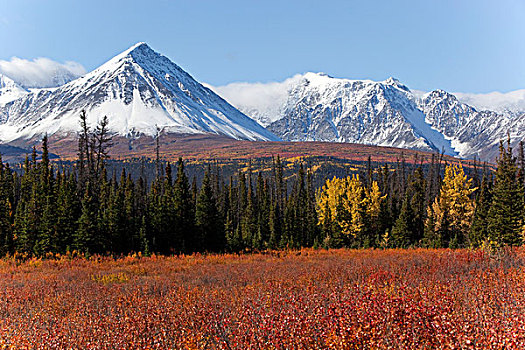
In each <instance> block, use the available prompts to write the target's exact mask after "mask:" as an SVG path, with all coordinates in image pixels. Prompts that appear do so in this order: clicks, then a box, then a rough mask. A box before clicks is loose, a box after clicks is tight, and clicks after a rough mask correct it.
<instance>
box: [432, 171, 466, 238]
mask: <svg viewBox="0 0 525 350" xmlns="http://www.w3.org/2000/svg"><path fill="white" fill-rule="evenodd" d="M475 190H476V188H473V187H472V179H469V178H468V177H467V175H465V173H464V171H463V167H461V166H459V165H449V166H447V168H446V169H445V177H444V178H443V184H442V186H441V190H440V193H439V196H438V197H437V198H436V199H435V201H434V203H432V206H431V208H429V210H428V213H429V218H428V219H427V223H430V222H432V224H433V228H432V231H434V232H433V233H434V234H435V235H434V237H435V238H436V239H438V240H439V243H438V244H437V245H438V246H440V245H441V246H449V245H450V243H452V242H456V243H458V244H462V243H463V242H464V240H465V238H466V237H467V235H468V232H469V228H470V224H471V222H472V218H473V216H474V209H475V204H474V200H473V199H472V198H471V194H472V193H473V192H474V191H475Z"/></svg>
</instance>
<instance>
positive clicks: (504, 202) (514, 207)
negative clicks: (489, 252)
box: [487, 140, 523, 245]
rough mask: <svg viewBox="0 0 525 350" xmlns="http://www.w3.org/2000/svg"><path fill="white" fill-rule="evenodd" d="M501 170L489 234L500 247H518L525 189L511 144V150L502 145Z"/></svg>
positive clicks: (488, 219)
mask: <svg viewBox="0 0 525 350" xmlns="http://www.w3.org/2000/svg"><path fill="white" fill-rule="evenodd" d="M497 167H498V168H497V170H496V178H495V182H494V189H493V191H492V193H493V196H492V205H491V206H490V209H489V211H488V218H487V223H488V234H489V236H490V238H491V239H492V240H493V241H495V242H496V243H498V244H500V245H518V244H520V243H521V241H522V238H521V231H522V228H523V188H522V185H521V181H520V179H519V177H518V167H517V165H516V158H515V157H514V156H513V154H512V148H511V147H510V140H509V141H508V142H507V148H505V147H504V146H503V142H500V154H499V158H498V162H497Z"/></svg>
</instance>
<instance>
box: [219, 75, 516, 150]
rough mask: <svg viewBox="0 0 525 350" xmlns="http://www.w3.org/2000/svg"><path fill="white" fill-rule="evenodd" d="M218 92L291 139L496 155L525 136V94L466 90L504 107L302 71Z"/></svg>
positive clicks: (388, 82)
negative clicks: (279, 79)
mask: <svg viewBox="0 0 525 350" xmlns="http://www.w3.org/2000/svg"><path fill="white" fill-rule="evenodd" d="M214 90H215V91H216V92H217V93H219V94H221V95H222V96H223V97H225V98H226V100H228V101H230V102H231V103H232V104H233V105H234V106H236V107H237V108H239V109H240V110H241V111H243V112H244V113H246V114H247V115H250V116H251V117H253V118H254V119H256V120H258V121H259V122H260V123H261V124H262V125H264V126H265V127H266V128H267V129H268V130H270V131H272V132H273V133H275V134H276V135H277V136H279V137H281V138H282V139H283V140H287V141H334V142H356V143H363V144H370V145H381V146H392V147H401V148H410V149H418V150H426V151H430V150H434V151H442V150H444V151H445V153H446V154H449V155H457V156H460V157H463V158H474V157H476V158H479V159H483V160H494V159H495V157H496V156H497V154H498V147H499V141H500V140H501V139H506V138H507V134H508V133H510V136H511V140H512V141H513V143H514V144H516V143H518V142H519V141H521V140H523V139H524V137H525V112H522V111H521V108H523V110H525V100H524V101H523V102H522V100H521V97H522V96H525V93H524V94H522V93H521V92H519V91H518V92H514V93H513V94H512V95H505V94H487V95H475V94H461V98H462V99H464V100H472V101H476V103H477V104H484V105H490V103H491V102H492V103H495V104H496V105H497V107H498V108H494V109H495V110H496V111H491V110H487V109H477V108H474V107H472V106H470V105H468V104H466V103H464V102H462V101H460V100H459V99H458V97H456V96H455V95H454V94H452V93H448V92H446V91H443V90H435V91H432V92H429V93H425V92H421V91H411V90H410V89H409V88H408V87H406V86H405V85H403V84H402V83H400V82H399V81H398V80H396V79H394V78H389V79H387V80H385V81H380V82H376V81H370V80H349V79H338V78H332V77H330V76H328V75H326V74H323V73H306V74H303V75H296V76H294V77H292V78H290V79H287V80H285V81H283V82H280V83H269V84H260V83H257V84H247V83H233V84H230V85H227V86H222V87H215V88H214Z"/></svg>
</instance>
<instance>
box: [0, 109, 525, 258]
mask: <svg viewBox="0 0 525 350" xmlns="http://www.w3.org/2000/svg"><path fill="white" fill-rule="evenodd" d="M81 120H82V123H81V124H82V130H83V131H82V133H81V135H80V137H79V158H78V161H77V164H76V166H75V167H74V168H69V169H67V170H62V169H60V168H58V167H57V166H56V165H54V164H53V163H51V162H50V161H49V152H48V141H47V137H45V138H44V139H43V142H42V156H41V160H37V154H36V151H34V152H33V156H32V157H31V158H29V159H26V161H25V163H24V165H23V172H22V173H21V174H17V173H16V172H14V171H12V170H11V169H10V168H9V166H8V165H7V164H4V163H2V162H1V161H0V250H1V253H2V254H3V255H6V254H14V253H15V252H16V253H21V254H24V253H25V254H27V255H31V256H43V255H46V254H48V253H60V254H63V253H66V252H71V251H73V250H76V251H78V252H82V253H87V254H127V253H130V252H138V251H141V252H144V253H152V252H155V253H161V254H178V253H193V252H224V251H230V252H240V251H254V250H264V249H289V248H299V247H312V246H313V247H352V248H361V247H383V248H388V247H411V246H428V247H453V248H456V247H478V246H480V245H483V244H490V245H518V244H521V242H522V231H523V222H524V221H523V218H524V178H525V172H524V171H523V170H524V166H523V164H524V160H523V147H521V150H520V152H519V154H520V156H519V158H516V157H514V156H513V154H512V149H511V148H510V142H509V144H508V146H507V147H504V145H503V144H502V145H501V148H500V157H499V160H498V168H497V171H496V172H495V174H492V173H491V172H489V171H484V172H483V175H482V176H478V175H477V174H479V173H480V171H477V170H475V171H473V172H472V173H473V174H474V175H473V177H472V178H468V177H467V176H466V175H465V173H464V172H463V168H461V167H460V166H446V165H445V164H443V162H442V160H441V159H439V156H438V157H433V158H432V161H431V162H430V164H427V165H425V169H426V171H424V170H423V164H419V165H416V166H411V167H405V165H404V163H401V164H398V166H396V167H390V166H388V165H385V166H382V167H378V168H376V169H373V168H372V167H371V166H369V167H368V169H367V171H366V172H365V173H363V174H361V176H359V175H353V176H350V177H348V178H342V179H338V178H334V179H329V180H327V181H326V183H325V185H324V186H323V188H321V189H318V190H316V189H315V187H314V186H313V185H312V173H311V172H310V171H309V170H308V169H305V168H304V167H303V166H300V167H299V170H298V171H297V173H296V174H295V176H293V177H291V178H288V179H286V178H285V177H284V176H283V166H282V164H281V160H280V159H279V157H278V156H277V157H275V158H274V159H273V162H272V167H271V172H270V173H269V174H268V175H265V176H263V175H262V173H261V172H257V173H256V174H255V173H254V172H253V171H252V169H251V168H248V169H247V170H245V171H243V170H241V169H240V170H239V171H238V173H237V175H235V176H230V177H228V178H224V177H223V176H222V175H221V172H220V169H219V168H218V167H215V168H213V167H211V166H209V167H208V168H207V170H206V171H205V174H204V176H203V180H202V182H201V184H199V185H197V182H196V181H195V179H193V181H190V179H189V178H188V176H187V175H186V172H185V169H184V162H183V160H182V158H181V159H179V161H178V162H177V163H176V164H175V165H174V167H172V165H171V164H169V163H168V164H167V165H166V167H165V169H163V171H160V170H159V171H158V176H157V177H156V179H155V180H154V181H152V182H151V183H148V181H147V180H146V179H145V178H143V177H139V178H138V179H133V178H132V176H131V175H130V174H128V173H126V171H125V170H123V171H122V173H121V174H120V176H118V177H117V176H116V175H112V176H108V174H107V171H106V167H105V163H106V159H107V158H108V155H107V152H106V150H107V147H108V145H109V144H110V142H111V141H110V138H109V137H108V135H107V120H105V119H104V120H103V121H102V123H101V124H100V125H99V126H98V127H97V128H96V129H95V130H90V129H89V128H88V127H87V125H86V119H85V114H83V116H82V118H81ZM445 167H446V169H445V171H444V176H442V175H441V174H442V173H443V168H445ZM409 168H410V169H409Z"/></svg>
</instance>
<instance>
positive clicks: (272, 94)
mask: <svg viewBox="0 0 525 350" xmlns="http://www.w3.org/2000/svg"><path fill="white" fill-rule="evenodd" d="M301 78H302V75H299V74H298V75H295V76H293V77H291V78H288V79H286V80H285V81H282V82H269V83H245V82H238V83H231V84H228V85H224V86H210V85H208V84H205V85H206V86H207V87H209V88H210V89H212V90H213V91H214V92H215V93H217V94H218V95H219V96H221V97H223V98H224V99H225V100H227V101H228V102H229V103H231V104H232V105H233V106H235V107H236V108H238V109H239V110H241V111H242V112H243V113H245V114H246V115H248V116H250V117H252V118H254V119H256V120H257V121H259V122H260V123H261V124H262V125H263V126H267V125H269V124H270V123H271V122H273V121H275V120H277V119H279V118H280V117H281V113H280V112H281V111H280V109H281V108H282V107H283V106H284V104H285V103H286V100H287V99H288V90H289V89H290V87H291V86H292V85H293V84H294V83H296V82H297V81H299V80H300V79H301Z"/></svg>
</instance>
